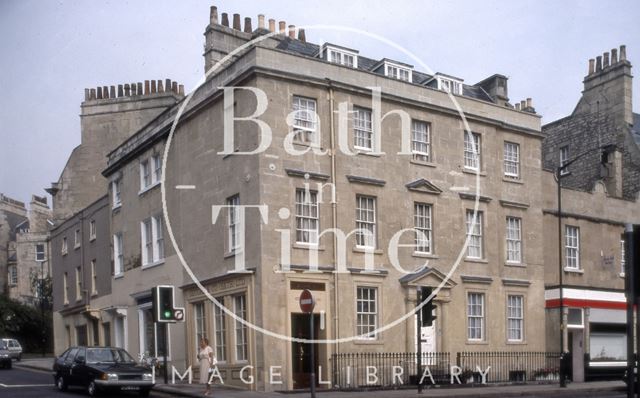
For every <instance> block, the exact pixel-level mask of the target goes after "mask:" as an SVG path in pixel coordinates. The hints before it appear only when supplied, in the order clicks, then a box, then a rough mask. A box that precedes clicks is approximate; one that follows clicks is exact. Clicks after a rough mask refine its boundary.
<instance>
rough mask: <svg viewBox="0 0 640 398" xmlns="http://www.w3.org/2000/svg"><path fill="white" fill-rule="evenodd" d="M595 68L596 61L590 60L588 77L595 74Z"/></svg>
mask: <svg viewBox="0 0 640 398" xmlns="http://www.w3.org/2000/svg"><path fill="white" fill-rule="evenodd" d="M595 68H596V60H595V59H593V58H591V59H590V60H589V75H593V72H595Z"/></svg>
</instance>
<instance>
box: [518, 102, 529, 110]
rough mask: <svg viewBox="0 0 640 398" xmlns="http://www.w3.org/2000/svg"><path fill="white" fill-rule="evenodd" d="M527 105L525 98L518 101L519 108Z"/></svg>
mask: <svg viewBox="0 0 640 398" xmlns="http://www.w3.org/2000/svg"><path fill="white" fill-rule="evenodd" d="M526 107H527V102H526V101H525V100H522V101H520V109H522V110H524V108H526Z"/></svg>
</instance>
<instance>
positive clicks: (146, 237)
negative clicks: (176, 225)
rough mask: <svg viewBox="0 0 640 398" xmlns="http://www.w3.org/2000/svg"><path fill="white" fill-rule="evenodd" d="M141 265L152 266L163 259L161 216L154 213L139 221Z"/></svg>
mask: <svg viewBox="0 0 640 398" xmlns="http://www.w3.org/2000/svg"><path fill="white" fill-rule="evenodd" d="M140 242H141V248H140V250H141V253H142V266H143V267H145V266H147V267H148V266H153V265H157V264H159V263H161V262H162V261H163V260H164V234H163V230H162V216H161V215H156V216H152V217H149V218H147V219H144V220H142V221H141V222H140Z"/></svg>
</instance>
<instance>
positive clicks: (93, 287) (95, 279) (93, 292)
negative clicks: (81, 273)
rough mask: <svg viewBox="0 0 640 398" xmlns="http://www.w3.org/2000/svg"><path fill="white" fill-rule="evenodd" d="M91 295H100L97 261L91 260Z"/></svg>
mask: <svg viewBox="0 0 640 398" xmlns="http://www.w3.org/2000/svg"><path fill="white" fill-rule="evenodd" d="M90 264H91V295H92V296H95V295H97V294H98V273H97V270H96V260H91V262H90Z"/></svg>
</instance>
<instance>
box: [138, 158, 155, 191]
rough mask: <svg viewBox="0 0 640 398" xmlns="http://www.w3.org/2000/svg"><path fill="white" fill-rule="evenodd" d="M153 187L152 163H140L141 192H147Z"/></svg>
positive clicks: (145, 160) (144, 161) (146, 161)
mask: <svg viewBox="0 0 640 398" xmlns="http://www.w3.org/2000/svg"><path fill="white" fill-rule="evenodd" d="M151 185H153V182H152V173H151V162H150V161H149V159H143V160H141V161H140V191H145V190H147V189H148V188H150V187H151Z"/></svg>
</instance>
